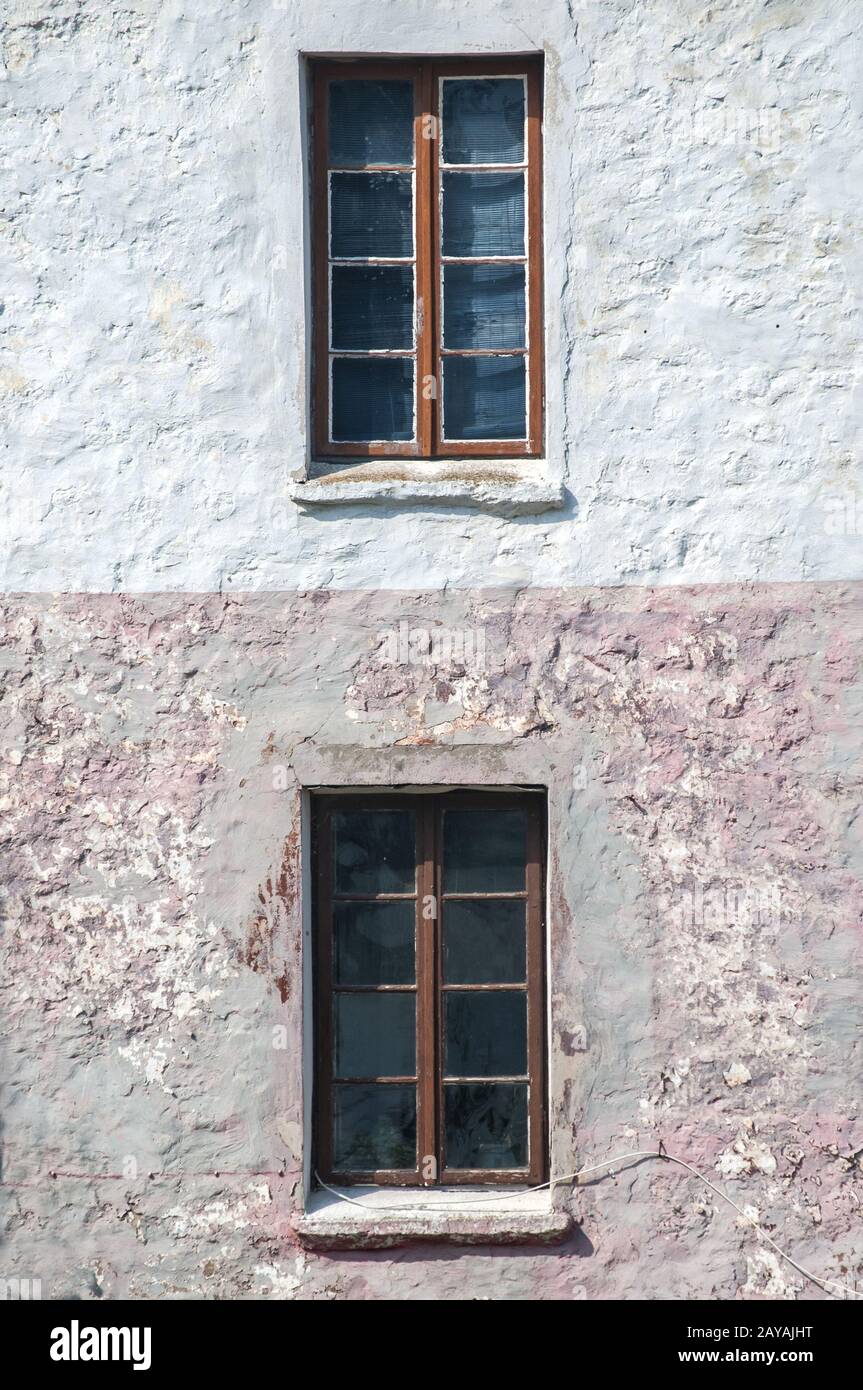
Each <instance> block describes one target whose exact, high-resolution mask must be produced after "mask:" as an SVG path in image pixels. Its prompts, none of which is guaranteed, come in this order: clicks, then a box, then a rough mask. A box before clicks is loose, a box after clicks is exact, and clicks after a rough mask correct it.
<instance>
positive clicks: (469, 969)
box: [443, 902, 527, 985]
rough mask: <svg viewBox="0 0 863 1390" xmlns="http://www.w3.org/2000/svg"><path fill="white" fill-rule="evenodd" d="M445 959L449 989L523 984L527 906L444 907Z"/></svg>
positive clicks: (461, 904)
mask: <svg viewBox="0 0 863 1390" xmlns="http://www.w3.org/2000/svg"><path fill="white" fill-rule="evenodd" d="M443 957H444V980H445V982H446V984H448V985H489V984H495V985H512V984H523V983H524V981H525V979H526V974H525V970H526V965H527V961H526V944H525V906H524V903H523V902H473V903H472V902H446V903H444V906H443Z"/></svg>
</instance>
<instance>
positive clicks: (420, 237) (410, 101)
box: [314, 58, 542, 458]
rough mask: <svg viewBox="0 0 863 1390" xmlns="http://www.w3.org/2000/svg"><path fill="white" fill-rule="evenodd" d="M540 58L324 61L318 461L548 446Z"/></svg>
mask: <svg viewBox="0 0 863 1390" xmlns="http://www.w3.org/2000/svg"><path fill="white" fill-rule="evenodd" d="M540 79H541V67H540V64H539V62H538V61H537V60H530V59H527V60H526V59H524V58H521V59H505V60H503V59H498V60H496V61H490V62H478V61H476V60H455V59H451V60H446V61H441V60H434V61H432V60H428V61H414V62H384V61H380V62H377V63H349V62H342V63H326V64H320V65H317V66H316V67H315V70H314V81H315V102H314V136H315V217H314V229H315V253H316V254H315V280H316V284H315V324H314V329H315V373H316V377H315V393H314V407H315V449H316V453H317V455H318V456H319V457H320V456H334V457H340V456H343V455H349V456H358V457H369V456H374V455H389V456H395V457H403V458H446V457H452V456H467V455H484V456H492V455H494V456H499V455H509V456H517V455H536V454H538V453H539V452H540V449H541V439H542V284H541V249H540V242H541V208H540V196H541V171H540Z"/></svg>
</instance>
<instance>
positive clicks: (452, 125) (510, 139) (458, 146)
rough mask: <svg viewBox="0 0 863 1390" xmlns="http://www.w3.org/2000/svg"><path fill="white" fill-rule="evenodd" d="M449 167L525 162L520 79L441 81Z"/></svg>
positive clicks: (444, 155) (444, 142)
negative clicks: (455, 165)
mask: <svg viewBox="0 0 863 1390" xmlns="http://www.w3.org/2000/svg"><path fill="white" fill-rule="evenodd" d="M442 115H443V158H444V162H445V163H446V164H521V163H522V162H523V160H524V82H523V81H522V79H521V78H520V77H476V78H467V77H459V78H455V79H449V80H445V81H444V83H443V105H442Z"/></svg>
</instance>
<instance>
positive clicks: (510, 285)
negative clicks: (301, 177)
mask: <svg viewBox="0 0 863 1390" xmlns="http://www.w3.org/2000/svg"><path fill="white" fill-rule="evenodd" d="M443 345H444V347H447V348H517V347H525V346H526V339H525V295H524V266H523V265H445V266H444V271H443Z"/></svg>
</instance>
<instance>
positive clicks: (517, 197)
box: [441, 173, 525, 256]
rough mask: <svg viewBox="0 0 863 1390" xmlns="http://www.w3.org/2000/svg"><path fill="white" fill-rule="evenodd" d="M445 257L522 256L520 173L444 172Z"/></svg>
mask: <svg viewBox="0 0 863 1390" xmlns="http://www.w3.org/2000/svg"><path fill="white" fill-rule="evenodd" d="M442 189H443V202H442V210H441V217H442V226H443V238H442V248H441V249H442V251H443V254H444V255H445V256H523V255H524V249H525V248H524V174H522V173H515V174H490V173H477V174H444V175H443V176H442Z"/></svg>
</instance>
